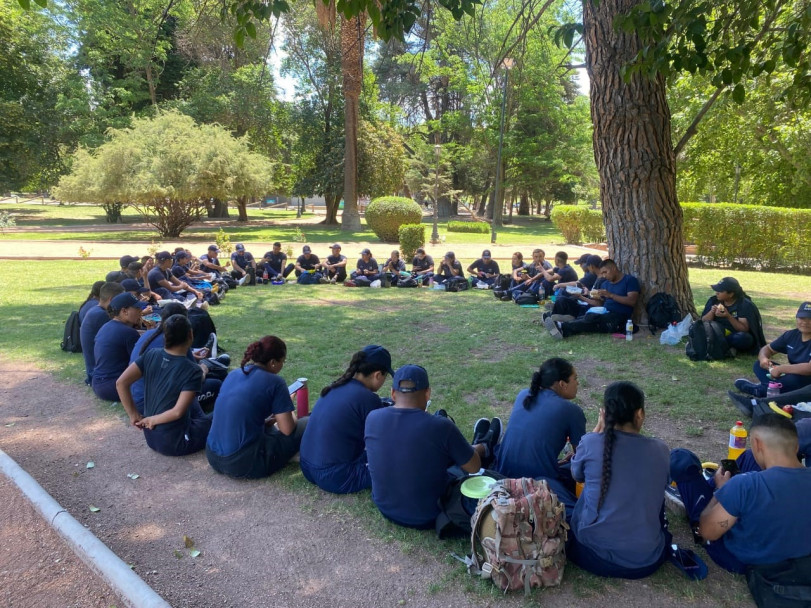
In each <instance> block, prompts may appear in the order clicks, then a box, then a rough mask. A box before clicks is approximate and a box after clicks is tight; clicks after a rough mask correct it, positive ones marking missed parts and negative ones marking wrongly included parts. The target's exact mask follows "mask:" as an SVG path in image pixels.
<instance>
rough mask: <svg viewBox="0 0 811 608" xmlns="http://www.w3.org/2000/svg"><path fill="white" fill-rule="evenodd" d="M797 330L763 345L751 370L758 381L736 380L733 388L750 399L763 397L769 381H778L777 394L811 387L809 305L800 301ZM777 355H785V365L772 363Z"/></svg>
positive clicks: (810, 312) (809, 303)
mask: <svg viewBox="0 0 811 608" xmlns="http://www.w3.org/2000/svg"><path fill="white" fill-rule="evenodd" d="M796 323H797V328H796V329H792V330H789V331H787V332H785V333H784V334H783V335H781V336H780V337H779V338H777V340H774V341H773V342H771V343H770V344H766V345H765V346H764V347H763V348H761V349H760V352H758V357H757V361H755V364H754V366H753V367H752V371H753V372H754V374H755V376H756V377H757V379H758V382H757V383H755V382H749V381H748V380H747V379H746V378H738V379H737V380H735V388H737V389H738V390H739V391H741V392H743V393H747V394H749V395H752V396H753V397H765V396H766V387H768V386H769V382H771V381H774V382H779V383H780V384H781V388H780V392H781V393H782V392H790V391H795V390H798V389H801V388H804V387H806V386H808V385H810V384H811V302H803V303H802V304H801V305H800V308H799V309H798V310H797V315H796ZM777 353H782V354H784V355H787V356H788V363H787V364H783V365H778V364H776V363H775V362H774V361H772V357H774V356H775V355H776V354H777Z"/></svg>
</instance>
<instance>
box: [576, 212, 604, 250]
mask: <svg viewBox="0 0 811 608" xmlns="http://www.w3.org/2000/svg"><path fill="white" fill-rule="evenodd" d="M582 221H583V224H582V226H581V229H582V234H583V242H584V243H603V242H605V224H603V212H602V211H598V210H596V209H589V210H588V213H587V214H585V215H584V216H583V220H582Z"/></svg>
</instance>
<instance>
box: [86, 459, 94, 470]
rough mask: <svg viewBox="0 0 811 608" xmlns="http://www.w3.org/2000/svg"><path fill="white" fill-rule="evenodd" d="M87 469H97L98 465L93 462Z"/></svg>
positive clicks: (89, 463) (88, 464)
mask: <svg viewBox="0 0 811 608" xmlns="http://www.w3.org/2000/svg"><path fill="white" fill-rule="evenodd" d="M87 468H88V469H94V468H96V463H95V462H93V461H92V460H91V461H90V462H88V463H87Z"/></svg>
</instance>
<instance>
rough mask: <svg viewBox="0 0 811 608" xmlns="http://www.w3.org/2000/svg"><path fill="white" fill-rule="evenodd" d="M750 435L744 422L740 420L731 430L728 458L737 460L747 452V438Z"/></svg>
mask: <svg viewBox="0 0 811 608" xmlns="http://www.w3.org/2000/svg"><path fill="white" fill-rule="evenodd" d="M747 435H748V433H747V432H746V429H745V428H743V422H741V421H740V420H738V421H737V422H736V423H735V426H733V427H732V428H731V429H729V451H728V452H727V454H728V455H727V458H729V459H730V460H736V459H737V458H738V456H740V455H741V454H743V453H744V451H745V450H746V437H747Z"/></svg>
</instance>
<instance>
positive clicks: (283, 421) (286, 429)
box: [274, 412, 296, 437]
mask: <svg viewBox="0 0 811 608" xmlns="http://www.w3.org/2000/svg"><path fill="white" fill-rule="evenodd" d="M274 418H275V420H276V426H277V427H279V431H280V432H281V433H282V434H283V435H287V436H288V437H289V436H290V435H292V434H293V432H294V431H295V430H296V419H295V418H293V412H284V413H283V414H276V415H275V416H274Z"/></svg>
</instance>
